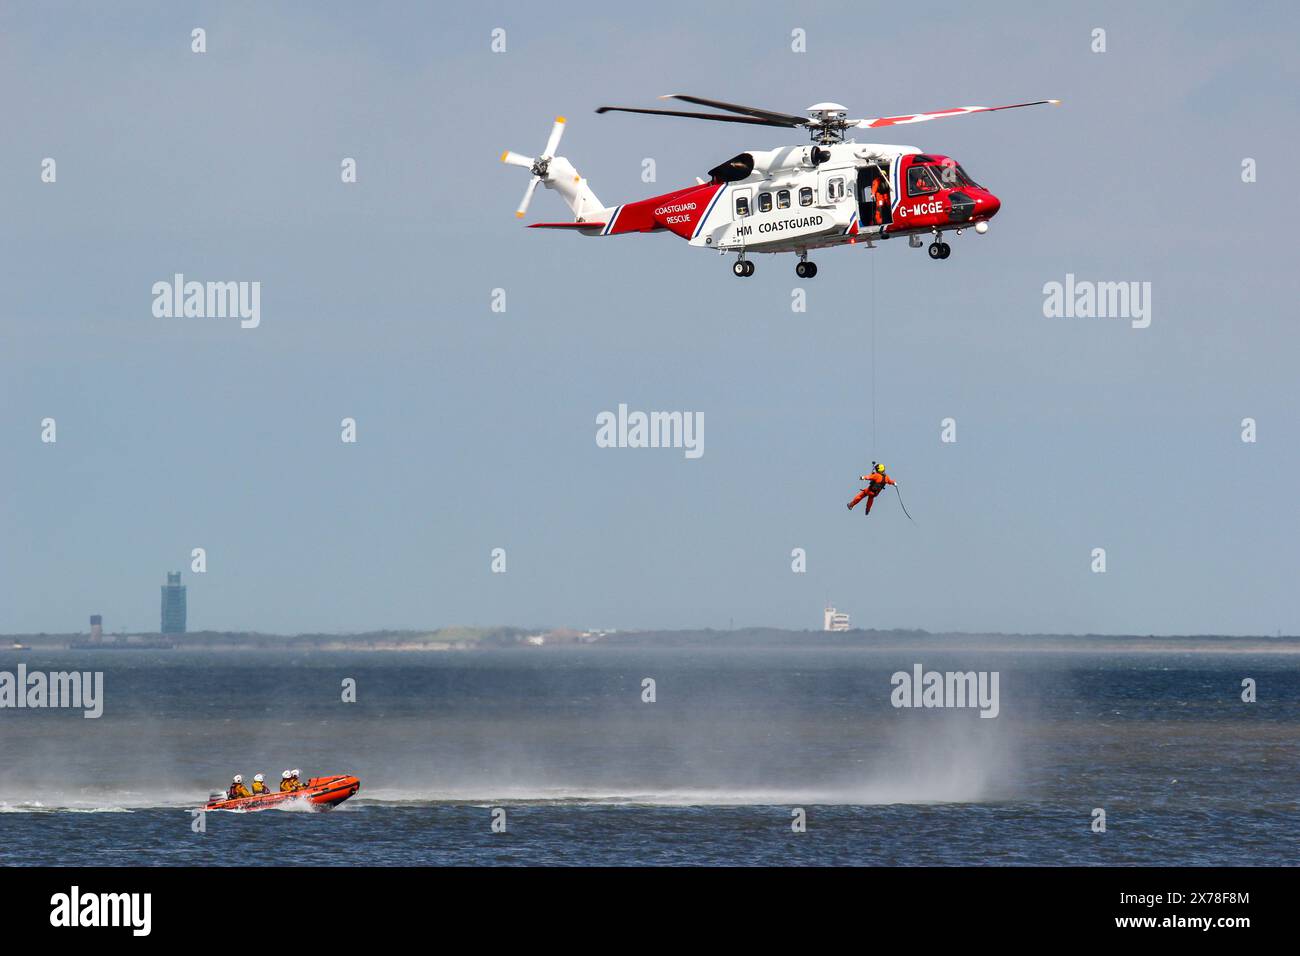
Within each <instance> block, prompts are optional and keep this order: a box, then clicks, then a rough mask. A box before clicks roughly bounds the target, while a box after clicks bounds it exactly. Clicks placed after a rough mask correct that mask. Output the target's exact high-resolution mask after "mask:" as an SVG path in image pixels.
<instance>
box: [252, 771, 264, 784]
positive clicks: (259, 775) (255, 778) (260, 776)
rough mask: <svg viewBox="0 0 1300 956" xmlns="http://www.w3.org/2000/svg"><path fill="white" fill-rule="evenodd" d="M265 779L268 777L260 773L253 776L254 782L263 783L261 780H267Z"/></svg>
mask: <svg viewBox="0 0 1300 956" xmlns="http://www.w3.org/2000/svg"><path fill="white" fill-rule="evenodd" d="M265 779H266V778H265V777H263V776H262V775H261V774H260V773H259V774H255V775H254V776H253V782H254V783H261V782H262V781H263V780H265Z"/></svg>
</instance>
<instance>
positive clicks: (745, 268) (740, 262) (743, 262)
mask: <svg viewBox="0 0 1300 956" xmlns="http://www.w3.org/2000/svg"><path fill="white" fill-rule="evenodd" d="M731 271H732V272H734V273H735V274H736V276H737V277H738V278H741V279H748V278H749V277H750V276H752V275H753V274H754V263H752V262H750V261H749V260H748V259H737V260H736V264H735V265H733V266H732V267H731Z"/></svg>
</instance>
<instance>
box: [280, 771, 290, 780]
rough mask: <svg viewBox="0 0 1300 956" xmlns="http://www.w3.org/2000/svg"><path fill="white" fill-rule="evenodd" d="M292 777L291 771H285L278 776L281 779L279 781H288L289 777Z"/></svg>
mask: <svg viewBox="0 0 1300 956" xmlns="http://www.w3.org/2000/svg"><path fill="white" fill-rule="evenodd" d="M292 776H293V771H292V770H286V771H285V772H284V773H282V774H280V779H281V780H288V779H289V778H290V777H292Z"/></svg>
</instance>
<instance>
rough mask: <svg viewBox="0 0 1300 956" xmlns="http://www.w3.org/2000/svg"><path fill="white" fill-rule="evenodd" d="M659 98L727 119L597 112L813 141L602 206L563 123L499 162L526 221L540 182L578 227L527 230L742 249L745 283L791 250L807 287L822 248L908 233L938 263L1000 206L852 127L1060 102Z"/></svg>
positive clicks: (926, 159)
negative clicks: (921, 105)
mask: <svg viewBox="0 0 1300 956" xmlns="http://www.w3.org/2000/svg"><path fill="white" fill-rule="evenodd" d="M660 99H673V100H680V101H683V102H685V103H689V104H692V105H695V106H704V107H709V108H711V109H713V110H717V111H719V112H713V113H704V112H692V111H684V110H668V109H649V108H640V107H630V106H601V107H599V108H598V109H597V110H596V112H597V113H614V112H617V113H640V114H649V115H654V116H675V117H685V118H688V119H699V120H712V121H714V122H722V123H742V124H746V125H751V126H772V127H777V128H781V129H799V128H802V129H804V130H806V131H807V132H808V133H809V134H810V139H811V142H810V143H809V144H808V145H805V146H779V147H777V148H775V149H768V150H747V151H745V152H742V153H738V154H737V155H735V156H733V157H732V158H731V159H728V160H727V161H726V162H723V163H720V164H718V165H717V166H715V167H713V168H712V169H710V170H709V171H708V174H709V178H708V179H707V180H705V179H702V178H700V177H696V181H695V184H694V185H692V186H686V187H685V188H683V189H676V190H673V191H672V192H668V193H664V194H663V195H660V196H652V197H650V198H649V199H641V200H637V201H634V202H629V203H624V204H622V205H618V206H606V205H605V204H604V203H602V202H601V201H600V200H599V199H598V198H597V197H596V194H595V193H594V192H592V190H591V187H590V186H589V185H588V184H587V180H586V179H584V178H583V177H582V176H581V175H580V174H579V173H578V171H577V170H576V169H575V168H574V167H573V164H572V163H570V162H569V160H568V159H566V158H565V157H563V156H557V155H556V150H557V149H558V148H559V145H560V138H561V136H563V134H564V129H565V123H566V120H565V118H564V117H563V116H557V117H556V118H555V123H554V125H553V126H552V127H551V135H550V137H549V139H547V141H546V147H545V148H544V149H543V150H542V152H541V154H540V155H539V156H537V157H530V156H523V155H521V154H519V153H514V152H511V151H510V150H506V151H505V152H503V153H502V154H501V161H502V162H504V163H506V164H508V165H511V166H521V167H523V168H525V169H528V170H529V171H530V172H531V173H532V178H531V179H530V180H529V182H528V186H527V188H526V189H525V191H524V198H523V201H522V202H520V204H519V207H518V209H517V210H516V211H515V215H516V216H517V217H519V218H521V219H522V218H523V217H524V215H525V214H526V213H527V211H528V206H529V203H530V202H531V201H532V198H533V193H534V192H536V190H537V187H538V185H539V184H540V185H544V186H546V188H547V189H553V190H555V191H556V192H558V193H559V194H560V197H561V198H562V199H563V200H564V201H565V203H567V204H568V206H569V209H570V210H572V212H573V216H574V219H573V221H572V222H536V223H532V224H531V225H530V226H529V228H531V229H563V230H569V231H572V232H577V233H579V234H581V235H584V236H618V235H625V234H627V233H643V232H665V231H666V232H671V233H674V234H675V235H678V236H681V237H682V238H683V239H686V240H687V241H688V242H689V243H690V244H691V245H692V246H699V247H701V248H705V249H716V250H717V251H718V252H719V253H721V254H728V253H734V254H735V255H736V261H735V263H734V265H733V266H732V271H733V272H734V273H735V274H736V275H737V276H739V277H740V278H746V277H749V276H752V275H753V274H754V262H753V260H752V259H751V258H750V256H752V255H754V254H755V253H760V252H762V253H793V254H795V255H796V256H798V262H797V263H796V264H795V274H796V275H798V276H799V277H800V278H805V279H811V278H812V277H814V276H815V275H817V264H816V263H815V262H813V261H812V260H811V259H809V258H808V253H809V252H810V251H811V250H814V249H825V248H829V247H832V246H843V245H855V244H857V243H865V244H866V246H867V247H868V248H875V243H876V242H877V241H879V240H886V239H891V238H895V237H902V236H906V237H907V239H908V244H909V245H910V246H911V247H913V248H920V247H921V246H922V245H923V244H924V238H925V237H926V236H929V237H930V238H931V240H932V241H931V242H930V245H929V254H930V258H931V259H947V258H948V256H949V255H950V254H951V252H952V248H951V246H950V245H949V244H948V243H947V242H946V241H945V240H944V234H945V233H954V234H956V235H961V234H962V232H964V231H965V230H966V229H973V230H974V231H975V232H976V233H977V234H979V235H984V234H985V233H987V232H988V229H989V220H990V219H992V218H993V217H994V216H995V215H997V213H998V210H999V209H1000V208H1001V205H1002V204H1001V202H1000V200H999V199H998V198H997V196H995V195H993V193H991V192H990V191H989V190H988V189H987V188H985V187H984V186H981V185H980V184H979V183H977V182H976V181H975V180H974V179H972V178H971V177H970V175H969V174H968V173H967V172H966V170H965V169H963V168H962V166H961V164H960V163H958V162H957V161H956V160H955V159H953V158H952V157H950V156H945V155H942V154H939V153H935V152H922V151H921V150H920V149H919V148H917V147H915V146H899V145H888V144H880V143H857V142H854V141H853V140H851V139H846V134H847V133H848V132H849V131H850V130H857V129H882V128H888V127H893V126H906V125H910V124H912V123H924V122H928V121H930V120H936V119H947V118H949V117H953V116H965V115H967V114H969V113H992V112H997V111H1000V110H1011V109H1020V108H1023V107H1027V106H1042V105H1047V104H1051V105H1054V106H1055V105H1060V102H1061V101H1060V100H1035V101H1034V102H1031V103H1012V104H1009V105H1006V106H959V107H956V108H955V109H947V110H937V111H934V112H930V113H912V114H904V115H900V116H883V117H877V118H875V119H851V118H849V115H848V110H847V108H846V107H844V106H841V105H840V104H838V103H816V104H814V105H813V106H810V107H808V109H807V110H806V111H805V112H806V113H807V115H806V116H798V115H795V114H793V113H780V112H776V111H773V110H767V109H760V108H758V107H753V106H743V105H740V104H736V103H726V102H723V101H721V100H711V99H705V98H703V97H698V96H688V95H686V94H684V93H670V94H668V95H667V96H662V97H660Z"/></svg>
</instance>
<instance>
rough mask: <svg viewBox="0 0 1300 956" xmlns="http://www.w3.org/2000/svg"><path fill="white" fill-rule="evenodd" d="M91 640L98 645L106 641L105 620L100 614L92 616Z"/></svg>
mask: <svg viewBox="0 0 1300 956" xmlns="http://www.w3.org/2000/svg"><path fill="white" fill-rule="evenodd" d="M90 639H91V640H92V641H94V642H95V643H96V644H98V643H99V642H100V641H102V640H103V639H104V618H103V616H102V615H100V614H92V615H90Z"/></svg>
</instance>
